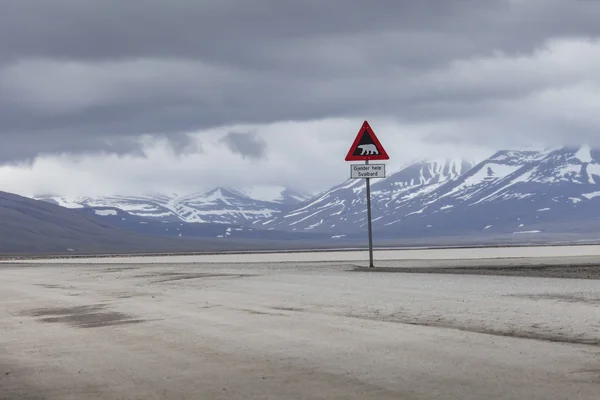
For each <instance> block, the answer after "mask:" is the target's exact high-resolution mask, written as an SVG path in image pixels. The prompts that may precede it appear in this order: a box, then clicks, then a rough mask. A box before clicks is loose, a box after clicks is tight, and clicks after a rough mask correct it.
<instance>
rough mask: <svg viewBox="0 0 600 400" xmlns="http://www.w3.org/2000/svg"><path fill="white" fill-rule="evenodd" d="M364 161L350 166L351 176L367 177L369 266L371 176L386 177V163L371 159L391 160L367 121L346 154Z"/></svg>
mask: <svg viewBox="0 0 600 400" xmlns="http://www.w3.org/2000/svg"><path fill="white" fill-rule="evenodd" d="M359 160H360V161H364V162H365V163H364V165H363V164H352V165H351V166H350V178H352V179H365V180H366V185H367V226H368V231H369V268H374V267H375V265H374V262H373V225H372V224H373V218H372V217H371V215H372V214H371V178H385V164H369V160H389V156H388V155H387V152H386V151H385V149H384V148H383V146H382V145H381V143H380V142H379V139H377V136H375V132H373V129H371V126H370V125H369V123H368V122H367V121H365V122H364V123H363V125H362V127H361V128H360V130H359V131H358V135H356V139H354V143H353V144H352V146H351V147H350V150H349V151H348V154H347V155H346V161H359Z"/></svg>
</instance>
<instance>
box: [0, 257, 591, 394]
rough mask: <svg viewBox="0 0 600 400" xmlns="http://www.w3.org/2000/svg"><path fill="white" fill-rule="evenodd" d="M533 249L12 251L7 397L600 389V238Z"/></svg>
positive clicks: (6, 271)
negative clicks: (487, 254) (511, 252)
mask: <svg viewBox="0 0 600 400" xmlns="http://www.w3.org/2000/svg"><path fill="white" fill-rule="evenodd" d="M440 251H441V250H440ZM535 251H538V253H535ZM535 251H534V250H524V252H523V251H522V254H525V256H520V257H519V256H516V257H510V256H509V257H504V258H503V257H496V258H482V257H481V255H480V256H479V258H477V257H475V256H474V257H471V258H466V259H461V258H459V257H458V256H455V257H452V256H451V255H448V253H447V252H446V253H436V254H437V256H435V257H430V258H429V259H427V258H426V257H424V256H423V257H420V258H419V257H412V258H410V259H409V258H407V257H406V255H405V253H402V256H401V257H400V256H399V257H397V258H404V259H403V260H393V259H392V258H393V257H391V256H390V257H387V258H386V259H385V260H382V261H380V262H379V265H381V267H378V268H377V272H378V273H373V271H372V270H369V269H366V268H364V267H365V262H364V260H365V254H364V253H355V258H356V260H350V259H351V258H352V257H350V256H348V255H347V254H349V253H344V254H345V255H343V256H341V258H342V260H339V259H336V257H335V256H332V255H330V254H327V253H325V256H323V254H322V253H321V254H320V255H316V254H312V255H309V256H307V255H305V256H304V258H306V257H308V258H309V260H308V261H307V260H306V259H299V260H296V261H294V260H289V259H283V260H282V259H281V258H282V257H290V255H289V254H288V255H285V256H269V255H267V256H266V258H267V259H266V260H265V259H264V258H265V255H247V256H246V262H244V260H243V259H240V257H242V255H235V256H234V257H233V259H232V258H231V256H229V257H225V256H222V257H221V258H220V259H218V260H215V259H209V260H206V259H201V258H196V259H194V260H190V259H185V260H183V262H182V259H181V258H179V259H175V260H173V259H171V261H170V262H163V261H164V260H163V259H158V260H157V259H152V258H146V257H139V258H127V259H126V260H121V259H116V258H112V259H110V261H108V259H102V260H104V261H105V262H102V260H100V259H94V260H93V261H94V262H93V263H91V262H90V261H89V260H78V262H77V263H75V262H73V260H67V261H69V262H63V261H65V260H62V261H61V260H51V261H52V262H53V263H52V264H48V263H47V262H45V263H41V262H37V263H32V262H22V263H3V264H0V282H1V285H0V399H52V400H54V399H82V398H86V399H208V400H212V399H459V398H460V399H484V398H486V399H487V398H489V399H525V398H526V399H569V400H571V399H597V398H598V393H599V391H600V347H599V344H600V318H599V317H600V280H598V279H597V275H594V274H596V272H595V271H596V269H597V268H596V265H595V260H596V257H595V255H594V254H593V253H594V252H593V251H592V250H590V249H589V248H588V249H583V251H581V252H579V253H577V252H575V250H573V249H567V250H566V251H565V252H563V256H562V257H558V256H557V255H556V254H555V253H551V254H547V253H546V254H544V253H543V252H542V251H539V250H535ZM551 251H552V252H558V251H559V250H551ZM442 252H443V251H442ZM532 253H535V254H536V255H535V256H533V257H531V256H529V257H528V256H527V254H529V255H531V254H532ZM412 254H413V255H414V254H416V253H412ZM430 254H431V253H430ZM458 254H459V255H460V254H463V253H462V252H461V253H458ZM565 254H566V255H565ZM455 255H456V253H455ZM260 257H263V260H262V261H261V260H260ZM269 257H271V258H270V259H269ZM311 257H312V258H311ZM314 258H316V259H317V260H314ZM319 258H320V259H319ZM337 258H340V256H338V257H337ZM344 258H346V259H344ZM46 261H48V260H46ZM144 261H145V262H144ZM457 267H459V268H458V269H457ZM438 268H444V269H442V270H439V269H438ZM436 269H437V270H436ZM493 269H497V270H498V273H495V272H494V271H493ZM576 269H579V270H580V271H587V272H582V273H579V272H577V273H574V272H571V275H570V276H569V278H564V277H561V276H563V275H561V274H564V273H565V272H564V271H575V270H576ZM466 270H468V271H466ZM543 270H545V271H553V270H555V271H559V273H552V272H550V273H548V272H546V276H544V275H543V273H540V271H543ZM419 271H422V272H419ZM515 271H520V272H515ZM528 271H534V272H528ZM560 271H562V272H560ZM590 271H592V272H590ZM393 272H402V273H393ZM440 272H443V273H440ZM511 274H512V275H513V276H510V275H511ZM540 274H541V275H540ZM586 274H587V275H586ZM571 278H574V279H571ZM582 278H583V279H582Z"/></svg>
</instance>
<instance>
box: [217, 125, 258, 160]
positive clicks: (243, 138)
mask: <svg viewBox="0 0 600 400" xmlns="http://www.w3.org/2000/svg"><path fill="white" fill-rule="evenodd" d="M221 143H223V144H225V145H226V146H227V147H228V148H229V150H231V151H232V152H233V153H236V154H239V155H241V156H242V158H249V159H253V160H259V159H261V158H263V157H265V154H266V149H267V142H266V141H265V140H264V139H262V138H261V137H259V136H258V135H257V133H256V132H246V133H239V132H229V133H227V134H226V135H225V136H224V137H223V138H222V139H221Z"/></svg>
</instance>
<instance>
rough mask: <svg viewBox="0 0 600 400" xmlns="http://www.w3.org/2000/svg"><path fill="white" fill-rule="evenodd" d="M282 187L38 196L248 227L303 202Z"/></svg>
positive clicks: (181, 219)
mask: <svg viewBox="0 0 600 400" xmlns="http://www.w3.org/2000/svg"><path fill="white" fill-rule="evenodd" d="M308 197H309V195H306V194H302V193H299V192H296V191H293V190H291V189H288V188H285V187H275V186H263V187H250V188H245V189H243V190H236V189H229V188H216V189H213V190H211V191H209V192H206V193H198V194H191V195H178V194H172V195H167V194H155V195H145V196H105V197H94V198H92V197H82V198H74V199H70V198H65V197H60V196H38V197H35V199H37V200H44V201H47V202H51V203H55V204H58V205H60V206H63V207H67V208H83V207H86V208H116V209H120V210H123V211H126V212H127V213H129V214H131V215H135V216H138V217H143V218H150V219H157V220H160V221H167V222H187V223H221V224H232V225H244V224H246V225H247V224H250V223H252V222H253V221H255V220H257V219H263V218H269V217H271V216H272V215H275V214H278V213H281V212H283V211H286V210H288V209H289V208H290V207H292V206H294V205H296V204H298V203H300V202H301V201H303V200H305V199H307V198H308Z"/></svg>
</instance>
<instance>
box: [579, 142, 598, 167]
mask: <svg viewBox="0 0 600 400" xmlns="http://www.w3.org/2000/svg"><path fill="white" fill-rule="evenodd" d="M575 158H577V159H578V160H579V161H581V162H582V163H591V162H592V161H594V159H593V158H592V149H590V146H588V145H587V144H584V145H583V146H581V148H580V149H579V150H577V153H575Z"/></svg>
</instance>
